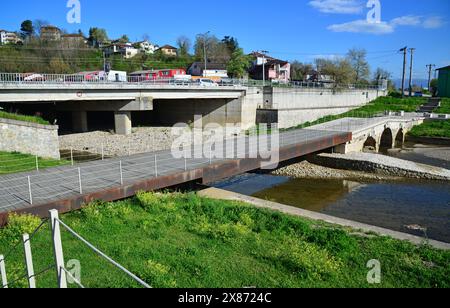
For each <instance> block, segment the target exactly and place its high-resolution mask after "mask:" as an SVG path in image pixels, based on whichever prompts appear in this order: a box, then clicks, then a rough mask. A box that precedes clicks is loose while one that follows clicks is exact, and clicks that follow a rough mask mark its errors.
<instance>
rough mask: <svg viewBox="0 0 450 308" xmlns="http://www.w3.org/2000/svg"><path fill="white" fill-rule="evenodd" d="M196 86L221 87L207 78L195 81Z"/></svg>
mask: <svg viewBox="0 0 450 308" xmlns="http://www.w3.org/2000/svg"><path fill="white" fill-rule="evenodd" d="M195 84H196V85H198V86H201V87H218V86H219V85H218V84H217V83H215V82H214V81H212V80H211V79H207V78H200V79H197V80H196V81H195Z"/></svg>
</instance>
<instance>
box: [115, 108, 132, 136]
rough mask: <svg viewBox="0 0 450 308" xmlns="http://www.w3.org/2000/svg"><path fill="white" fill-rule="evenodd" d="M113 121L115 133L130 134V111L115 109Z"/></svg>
mask: <svg viewBox="0 0 450 308" xmlns="http://www.w3.org/2000/svg"><path fill="white" fill-rule="evenodd" d="M114 123H115V126H116V134H118V135H130V134H131V128H132V126H131V112H129V111H116V112H115V113H114Z"/></svg>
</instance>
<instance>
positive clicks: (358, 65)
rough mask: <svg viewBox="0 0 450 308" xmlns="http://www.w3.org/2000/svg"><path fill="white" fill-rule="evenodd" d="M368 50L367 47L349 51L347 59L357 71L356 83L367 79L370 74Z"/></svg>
mask: <svg viewBox="0 0 450 308" xmlns="http://www.w3.org/2000/svg"><path fill="white" fill-rule="evenodd" d="M366 57H367V51H366V50H365V49H357V48H353V49H350V50H349V51H348V53H347V59H348V61H349V62H350V64H351V66H352V67H353V70H354V71H355V75H354V83H361V82H364V80H365V81H367V80H368V79H369V76H370V66H369V63H368V62H367V59H366Z"/></svg>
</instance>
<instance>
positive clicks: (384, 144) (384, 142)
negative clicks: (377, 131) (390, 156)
mask: <svg viewBox="0 0 450 308" xmlns="http://www.w3.org/2000/svg"><path fill="white" fill-rule="evenodd" d="M393 139H394V137H393V134H392V130H391V129H390V128H386V129H385V130H384V132H383V134H382V135H381V139H380V151H387V150H389V149H392V146H393V144H394V143H393V141H394V140H393Z"/></svg>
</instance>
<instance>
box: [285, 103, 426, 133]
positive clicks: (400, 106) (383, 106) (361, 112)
mask: <svg viewBox="0 0 450 308" xmlns="http://www.w3.org/2000/svg"><path fill="white" fill-rule="evenodd" d="M425 102H426V99H425V98H416V97H411V98H409V97H408V98H404V99H402V98H396V97H392V96H386V97H379V98H377V99H376V100H374V101H373V102H371V103H370V104H367V105H365V106H363V107H361V108H357V109H354V110H351V111H349V112H345V113H342V114H339V115H331V116H326V117H323V118H320V119H318V120H317V121H314V122H307V123H304V124H302V125H299V126H296V127H293V128H289V129H297V128H305V127H310V126H313V125H317V124H320V123H325V122H330V121H334V120H337V119H342V118H347V117H354V118H365V117H371V116H374V115H377V114H382V113H384V112H385V111H394V112H399V111H405V112H415V111H416V110H417V109H418V108H419V107H420V106H421V105H423V104H424V103H425Z"/></svg>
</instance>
